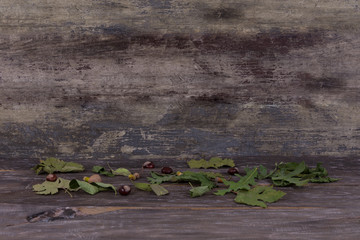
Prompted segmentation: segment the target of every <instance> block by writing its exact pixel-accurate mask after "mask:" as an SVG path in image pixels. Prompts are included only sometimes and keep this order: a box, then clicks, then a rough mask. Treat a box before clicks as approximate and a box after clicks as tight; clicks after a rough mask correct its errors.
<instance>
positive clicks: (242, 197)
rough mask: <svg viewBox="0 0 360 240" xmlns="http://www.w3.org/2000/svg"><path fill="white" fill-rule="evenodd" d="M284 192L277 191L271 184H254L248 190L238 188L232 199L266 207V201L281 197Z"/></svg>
mask: <svg viewBox="0 0 360 240" xmlns="http://www.w3.org/2000/svg"><path fill="white" fill-rule="evenodd" d="M285 194H286V193H284V192H282V191H277V190H274V189H273V188H272V186H256V187H254V188H253V189H250V190H240V191H238V192H237V196H236V198H235V199H234V201H235V202H237V203H242V204H246V205H250V206H259V207H263V208H266V207H267V205H266V204H265V202H267V203H273V202H276V201H278V200H279V199H280V198H282V197H283V196H284V195H285Z"/></svg>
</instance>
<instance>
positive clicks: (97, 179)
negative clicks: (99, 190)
mask: <svg viewBox="0 0 360 240" xmlns="http://www.w3.org/2000/svg"><path fill="white" fill-rule="evenodd" d="M84 180H85V181H86V182H88V183H93V182H101V177H100V175H99V174H94V175H91V176H90V177H84Z"/></svg>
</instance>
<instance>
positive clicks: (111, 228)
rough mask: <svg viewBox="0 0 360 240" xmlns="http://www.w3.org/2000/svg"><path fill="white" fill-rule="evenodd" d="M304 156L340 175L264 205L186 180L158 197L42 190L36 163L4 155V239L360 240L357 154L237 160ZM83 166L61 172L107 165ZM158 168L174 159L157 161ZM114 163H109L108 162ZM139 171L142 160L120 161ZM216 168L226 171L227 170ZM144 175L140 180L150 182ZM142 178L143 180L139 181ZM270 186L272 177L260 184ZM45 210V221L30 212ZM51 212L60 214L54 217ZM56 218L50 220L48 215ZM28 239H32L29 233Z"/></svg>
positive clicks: (0, 174) (241, 163)
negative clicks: (200, 189)
mask: <svg viewBox="0 0 360 240" xmlns="http://www.w3.org/2000/svg"><path fill="white" fill-rule="evenodd" d="M300 160H305V161H306V163H307V164H309V165H310V166H314V165H315V164H316V162H319V161H322V162H323V163H324V166H325V167H326V168H327V169H328V171H329V174H330V176H332V177H337V178H341V180H340V181H338V182H335V183H329V184H308V185H307V186H305V187H287V188H278V189H281V190H283V191H285V192H286V193H287V194H286V195H285V196H284V197H283V198H282V199H281V200H280V201H278V202H276V203H273V204H269V207H268V208H267V209H262V208H258V207H249V206H246V205H240V204H236V203H235V202H234V201H233V198H234V196H233V195H231V194H229V195H226V196H215V195H213V194H211V193H207V194H206V195H205V196H203V197H200V198H191V197H190V196H189V192H188V190H189V188H190V187H189V185H188V184H171V183H169V184H164V186H165V187H166V188H167V189H168V190H169V192H170V194H169V195H166V196H161V197H157V196H156V195H155V194H153V193H150V192H143V191H140V190H137V189H135V188H133V189H132V192H131V194H130V195H128V196H121V195H116V196H115V195H114V193H111V192H101V193H98V194H96V195H94V196H91V195H88V194H86V193H85V192H82V191H79V192H74V193H72V194H73V197H72V198H71V197H70V196H69V195H68V194H66V193H64V192H63V191H61V192H60V193H58V194H56V195H52V196H42V195H37V194H35V193H34V192H32V185H34V184H36V183H41V182H42V181H43V180H44V178H45V175H36V174H35V173H34V172H33V171H32V170H30V168H31V167H32V166H33V165H34V164H35V163H36V162H37V160H35V159H34V160H29V159H26V160H18V161H6V160H5V159H1V160H0V164H1V166H2V170H0V180H1V185H0V196H1V198H0V229H1V231H0V239H29V238H30V239H183V238H187V239H340V238H341V239H358V237H359V236H360V228H359V227H360V201H359V200H360V193H359V190H360V189H359V180H360V174H359V170H360V160H359V159H356V158H346V159H341V158H336V159H335V158H321V159H320V158H309V159H306V158H304V159H301V158H285V157H283V158H255V157H253V158H242V159H237V160H235V162H236V165H237V166H238V167H240V168H241V169H243V167H245V166H247V165H248V166H255V165H258V164H264V165H265V166H267V167H271V166H273V164H274V163H275V162H279V161H300ZM78 162H79V163H82V164H84V166H85V167H86V171H85V172H82V173H70V174H58V176H61V177H64V178H67V179H72V178H82V177H83V176H86V175H90V174H91V167H92V166H93V165H97V164H101V165H106V163H104V162H96V161H91V162H89V161H86V160H83V161H81V160H79V161H78ZM154 162H155V164H156V166H157V168H156V169H155V171H159V170H160V167H161V166H165V165H168V164H169V161H167V160H154ZM110 164H111V165H112V163H110ZM118 164H119V162H117V165H114V166H113V167H127V168H129V169H130V170H133V171H135V170H138V169H139V168H140V166H141V164H142V161H141V160H138V161H133V162H132V163H129V162H127V163H124V164H123V165H122V166H119V165H118ZM171 166H172V167H173V168H174V169H176V170H185V169H186V168H187V165H186V161H185V160H183V161H181V160H179V161H177V162H173V161H172V165H171ZM211 171H217V172H220V173H226V171H227V169H226V168H222V169H218V170H211ZM149 172H150V171H149V170H147V171H145V172H144V173H143V176H142V179H141V182H145V181H146V179H145V176H146V175H148V174H149ZM103 181H104V182H108V183H113V184H114V185H115V186H119V185H120V184H131V183H130V181H129V180H128V179H127V178H126V177H122V176H117V177H113V178H110V177H103ZM138 181H140V180H138ZM263 183H264V184H267V183H268V182H267V181H263ZM44 211H47V212H46V213H43V217H44V218H42V219H41V221H34V222H28V221H27V217H28V216H34V214H37V213H41V212H44ZM53 214H59V216H58V218H56V217H55V218H54V217H53ZM51 216H52V217H51ZM30 236H31V237H30Z"/></svg>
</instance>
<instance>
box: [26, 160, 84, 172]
mask: <svg viewBox="0 0 360 240" xmlns="http://www.w3.org/2000/svg"><path fill="white" fill-rule="evenodd" d="M32 169H33V170H35V172H36V174H40V173H43V172H47V173H54V172H81V171H84V170H85V169H84V166H83V165H81V164H79V163H75V162H65V161H62V160H60V159H57V158H47V159H46V160H40V163H39V164H37V165H36V166H35V167H33V168H32Z"/></svg>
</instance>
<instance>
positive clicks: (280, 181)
mask: <svg viewBox="0 0 360 240" xmlns="http://www.w3.org/2000/svg"><path fill="white" fill-rule="evenodd" d="M305 169H306V165H305V162H301V163H299V164H297V163H287V164H283V165H282V166H281V165H280V166H279V169H278V170H277V171H276V172H275V173H274V174H273V175H272V177H271V180H272V181H273V183H274V185H275V186H279V187H286V186H290V185H296V186H298V187H301V186H304V185H305V184H307V183H308V182H309V180H302V179H301V178H300V177H298V176H299V174H301V173H302V172H303V171H304V170H305Z"/></svg>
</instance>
